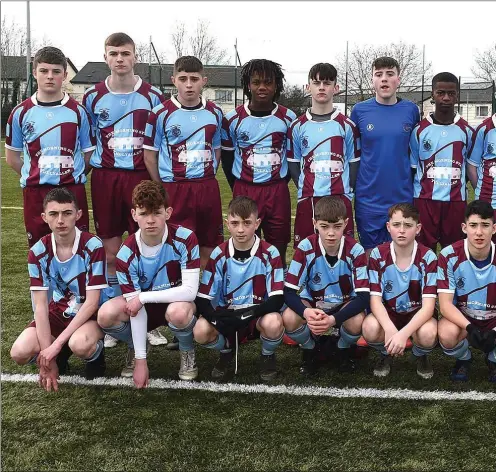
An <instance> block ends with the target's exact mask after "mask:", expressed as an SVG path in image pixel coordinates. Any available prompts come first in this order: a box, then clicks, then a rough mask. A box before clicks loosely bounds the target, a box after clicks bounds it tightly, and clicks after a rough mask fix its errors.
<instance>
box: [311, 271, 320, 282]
mask: <svg viewBox="0 0 496 472" xmlns="http://www.w3.org/2000/svg"><path fill="white" fill-rule="evenodd" d="M312 282H313V283H314V284H317V285H319V284H320V283H321V282H322V274H321V273H320V272H317V273H316V274H315V275H314V276H313V278H312Z"/></svg>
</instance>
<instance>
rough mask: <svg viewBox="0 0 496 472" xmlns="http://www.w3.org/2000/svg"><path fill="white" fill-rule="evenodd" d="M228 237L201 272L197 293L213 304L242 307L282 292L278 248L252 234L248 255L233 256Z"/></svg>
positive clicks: (282, 280)
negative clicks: (237, 257)
mask: <svg viewBox="0 0 496 472" xmlns="http://www.w3.org/2000/svg"><path fill="white" fill-rule="evenodd" d="M234 251H235V249H234V244H233V241H232V238H230V239H229V240H228V241H224V242H223V243H222V244H221V245H219V246H217V247H216V248H215V249H214V250H213V251H212V254H211V255H210V259H209V260H208V262H207V266H206V267H205V270H204V271H203V276H202V280H201V284H200V290H199V292H198V296H199V297H202V298H206V299H208V300H211V302H212V305H213V306H214V307H220V308H234V309H236V308H238V309H239V308H245V307H248V306H252V305H259V304H261V303H263V302H264V301H265V300H267V298H268V297H270V296H272V295H282V294H283V293H284V271H283V267H282V261H281V256H280V255H279V251H278V250H277V249H276V248H275V247H274V246H272V245H271V244H269V243H268V242H266V241H263V240H261V239H260V238H259V237H258V236H255V244H254V245H253V247H252V249H251V252H250V257H249V258H248V259H246V260H245V261H239V260H236V259H234V257H233V256H234Z"/></svg>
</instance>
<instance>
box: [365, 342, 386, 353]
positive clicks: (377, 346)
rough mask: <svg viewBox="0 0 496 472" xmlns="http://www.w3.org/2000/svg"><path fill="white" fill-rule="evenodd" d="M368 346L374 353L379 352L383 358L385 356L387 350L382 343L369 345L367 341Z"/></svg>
mask: <svg viewBox="0 0 496 472" xmlns="http://www.w3.org/2000/svg"><path fill="white" fill-rule="evenodd" d="M367 343H368V345H369V346H370V347H372V348H374V349H375V350H376V351H379V352H380V353H381V354H382V355H383V356H387V355H388V353H387V350H386V346H384V343H369V342H368V341H367Z"/></svg>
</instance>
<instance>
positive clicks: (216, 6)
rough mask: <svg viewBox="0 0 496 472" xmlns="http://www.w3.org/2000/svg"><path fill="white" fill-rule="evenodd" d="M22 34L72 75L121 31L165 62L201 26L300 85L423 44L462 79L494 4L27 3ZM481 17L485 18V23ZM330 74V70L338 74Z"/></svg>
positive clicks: (14, 17) (20, 15)
mask: <svg viewBox="0 0 496 472" xmlns="http://www.w3.org/2000/svg"><path fill="white" fill-rule="evenodd" d="M1 3H2V5H1V7H2V10H1V11H2V18H3V17H6V18H7V21H8V22H10V21H13V22H16V23H18V24H19V25H22V26H24V25H26V2H24V1H18V2H12V1H4V0H2V2H1ZM30 10H31V35H32V37H33V38H36V39H38V40H40V41H41V40H42V39H43V38H44V37H45V38H48V39H49V40H50V41H51V43H52V44H53V45H54V46H57V47H60V48H61V49H62V50H63V51H64V53H65V55H66V56H67V57H69V58H70V59H71V60H72V62H73V63H74V64H75V65H76V67H78V68H79V69H80V68H82V67H83V66H84V65H85V64H86V62H88V61H101V60H103V42H104V40H105V38H106V37H107V36H108V35H109V34H111V33H113V32H116V31H124V32H126V33H127V34H129V35H130V36H131V37H132V38H133V39H134V40H135V42H143V43H148V42H149V39H150V36H151V37H152V41H153V43H154V45H155V48H156V49H157V50H158V51H159V52H160V51H162V52H164V53H165V54H166V57H167V58H168V62H173V61H174V59H175V55H174V52H173V49H172V44H171V40H170V34H171V32H172V31H173V30H174V25H176V24H177V23H178V22H184V23H185V24H186V26H187V27H188V26H189V27H190V28H193V26H194V25H195V24H196V22H197V20H198V19H199V18H201V19H205V20H208V21H209V22H210V28H211V32H212V33H213V34H215V36H216V37H217V40H218V43H219V45H220V46H221V47H224V48H226V49H227V50H228V52H229V54H230V55H231V57H234V44H235V41H236V39H237V42H238V52H239V55H240V59H241V62H242V63H244V62H246V61H248V60H249V59H253V58H262V57H263V58H267V59H271V60H274V61H276V62H279V63H280V64H282V66H283V68H284V70H285V74H286V79H287V81H288V83H290V84H295V85H303V84H304V83H305V82H306V75H307V73H308V70H309V69H310V67H311V66H312V65H313V64H315V63H317V62H331V63H333V62H335V61H336V59H337V58H338V57H339V56H340V55H342V54H343V53H344V52H345V51H346V42H347V41H349V47H350V48H351V47H352V46H353V44H357V45H365V44H375V45H379V44H385V43H393V42H398V41H404V42H407V43H413V44H416V45H417V46H418V47H419V48H420V49H421V48H422V47H423V46H424V45H425V56H426V61H427V62H428V61H431V62H432V65H433V72H434V73H437V72H442V71H449V72H453V73H454V74H455V75H457V76H462V77H471V76H472V75H473V74H472V73H471V70H470V69H471V67H472V66H473V65H474V63H473V56H474V54H475V53H476V51H477V50H480V51H482V50H485V49H487V48H489V47H490V46H491V45H492V44H494V42H495V40H496V35H495V33H494V28H492V23H491V21H492V19H494V18H496V2H476V1H458V2H451V1H444V2H436V1H430V2H413V1H412V2H406V1H405V2H399V1H398V2H392V1H386V2H379V1H362V2H358V1H357V2H326V1H321V2H311V1H306V2H302V1H280V2H271V1H252V2H241V1H236V2H234V1H230V2H212V1H202V2H186V1H182V2H180V1H178V2H165V1H156V2H145V1H140V2H138V1H134V2H133V1H120V2H105V1H98V2H96V1H95V2H81V1H79V2H72V1H71V2H64V1H58V2H45V1H31V2H30ZM484 18H486V19H487V20H484ZM338 72H339V71H338Z"/></svg>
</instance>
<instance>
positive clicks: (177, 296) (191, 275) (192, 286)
mask: <svg viewBox="0 0 496 472" xmlns="http://www.w3.org/2000/svg"><path fill="white" fill-rule="evenodd" d="M181 276H182V284H181V285H180V286H179V287H172V288H168V289H166V290H151V291H149V292H140V294H139V295H138V296H139V299H140V302H141V303H143V305H144V304H145V303H174V302H192V301H194V300H195V298H196V294H197V293H198V286H199V283H200V269H192V270H187V271H185V270H183V271H182V272H181Z"/></svg>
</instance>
